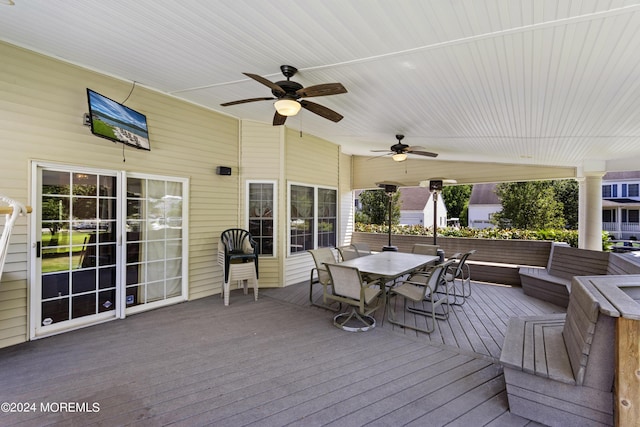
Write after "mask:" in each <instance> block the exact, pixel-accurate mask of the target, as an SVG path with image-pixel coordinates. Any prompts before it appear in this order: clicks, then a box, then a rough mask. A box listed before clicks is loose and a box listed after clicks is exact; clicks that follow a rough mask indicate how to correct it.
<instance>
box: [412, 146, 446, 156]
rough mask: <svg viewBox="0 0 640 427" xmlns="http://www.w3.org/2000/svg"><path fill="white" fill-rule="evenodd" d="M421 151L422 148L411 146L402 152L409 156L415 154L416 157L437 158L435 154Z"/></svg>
mask: <svg viewBox="0 0 640 427" xmlns="http://www.w3.org/2000/svg"><path fill="white" fill-rule="evenodd" d="M423 150H424V147H419V146H416V145H413V146H411V147H407V148H405V150H404V151H405V152H406V153H410V154H417V155H418V156H427V157H438V154H437V153H431V152H429V151H423Z"/></svg>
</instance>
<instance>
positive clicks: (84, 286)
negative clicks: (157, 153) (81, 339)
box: [30, 163, 188, 338]
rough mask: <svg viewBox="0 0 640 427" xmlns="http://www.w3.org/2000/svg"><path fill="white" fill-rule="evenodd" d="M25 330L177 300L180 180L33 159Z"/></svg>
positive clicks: (181, 248)
mask: <svg viewBox="0 0 640 427" xmlns="http://www.w3.org/2000/svg"><path fill="white" fill-rule="evenodd" d="M32 182H33V183H34V185H33V189H34V190H33V191H34V194H33V197H32V200H34V201H36V203H34V204H35V205H36V209H35V212H34V213H35V215H34V221H33V223H32V224H33V225H32V233H31V236H32V241H33V242H34V244H33V245H32V248H33V249H32V258H31V259H32V261H33V262H32V268H31V275H32V280H31V283H32V285H31V297H30V300H31V302H30V305H31V328H30V330H31V337H32V338H35V337H40V336H46V335H50V334H55V333H59V332H64V331H67V330H71V329H76V328H78V327H82V326H87V325H91V324H95V323H99V322H103V321H107V320H112V319H116V318H122V317H125V316H126V314H129V313H134V312H138V311H143V310H146V309H151V308H155V307H158V306H161V305H166V304H171V303H174V302H177V301H183V300H185V299H186V296H187V281H186V276H185V273H186V265H187V251H186V247H187V246H186V239H185V236H184V234H183V231H184V227H186V220H185V218H186V209H187V206H188V204H187V202H186V200H185V197H184V195H186V194H188V180H186V179H181V178H172V177H159V176H150V175H141V174H132V173H125V172H122V171H110V170H98V169H88V168H81V167H70V166H60V165H49V164H40V163H37V164H36V163H34V165H33V180H32Z"/></svg>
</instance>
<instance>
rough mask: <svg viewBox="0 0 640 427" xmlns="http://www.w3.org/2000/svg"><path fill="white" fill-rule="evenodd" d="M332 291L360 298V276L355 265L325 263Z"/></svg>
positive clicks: (356, 298)
mask: <svg viewBox="0 0 640 427" xmlns="http://www.w3.org/2000/svg"><path fill="white" fill-rule="evenodd" d="M327 269H328V270H329V275H330V276H331V282H332V284H333V293H334V294H336V295H340V296H343V297H347V298H351V299H353V300H356V301H360V300H361V299H362V276H360V271H359V270H358V269H357V268H355V267H347V266H345V265H340V264H327Z"/></svg>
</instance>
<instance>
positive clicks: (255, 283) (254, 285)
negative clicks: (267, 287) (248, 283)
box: [253, 276, 258, 301]
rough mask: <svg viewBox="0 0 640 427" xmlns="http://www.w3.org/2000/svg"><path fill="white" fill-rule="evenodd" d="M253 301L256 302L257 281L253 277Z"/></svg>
mask: <svg viewBox="0 0 640 427" xmlns="http://www.w3.org/2000/svg"><path fill="white" fill-rule="evenodd" d="M253 300H254V301H258V279H257V278H256V277H255V276H254V277H253Z"/></svg>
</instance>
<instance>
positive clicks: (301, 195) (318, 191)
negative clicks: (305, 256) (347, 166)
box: [289, 184, 338, 254]
mask: <svg viewBox="0 0 640 427" xmlns="http://www.w3.org/2000/svg"><path fill="white" fill-rule="evenodd" d="M337 198H338V197H337V191H336V190H335V189H329V188H320V187H314V186H306V185H295V184H291V185H290V186H289V203H290V212H289V215H290V218H289V233H290V241H289V252H290V253H292V254H294V253H298V252H305V251H307V250H309V249H315V248H318V247H335V245H336V230H337V223H338V215H337Z"/></svg>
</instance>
